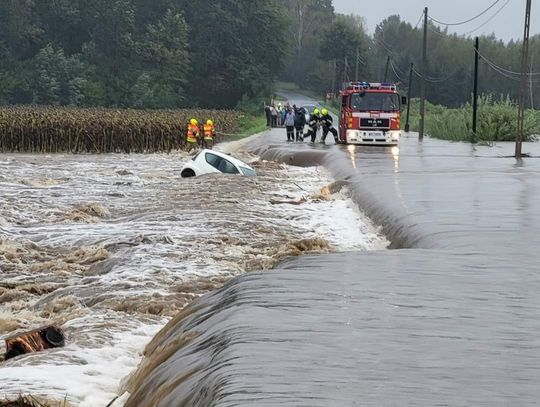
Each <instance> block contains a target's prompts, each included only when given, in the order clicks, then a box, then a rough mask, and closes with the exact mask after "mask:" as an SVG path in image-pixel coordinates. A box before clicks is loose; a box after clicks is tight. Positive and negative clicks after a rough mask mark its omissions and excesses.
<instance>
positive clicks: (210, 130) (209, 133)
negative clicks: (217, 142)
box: [204, 124, 216, 141]
mask: <svg viewBox="0 0 540 407" xmlns="http://www.w3.org/2000/svg"><path fill="white" fill-rule="evenodd" d="M215 132H216V128H215V127H214V125H213V124H211V125H208V124H205V125H204V139H205V140H210V141H211V140H213V139H214V133H215Z"/></svg>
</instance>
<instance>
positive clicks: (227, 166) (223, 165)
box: [217, 158, 240, 174]
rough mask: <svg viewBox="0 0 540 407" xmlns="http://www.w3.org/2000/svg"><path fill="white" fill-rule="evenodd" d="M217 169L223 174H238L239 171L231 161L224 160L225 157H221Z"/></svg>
mask: <svg viewBox="0 0 540 407" xmlns="http://www.w3.org/2000/svg"><path fill="white" fill-rule="evenodd" d="M217 169H218V170H220V171H221V172H223V173H225V174H238V173H239V172H240V171H238V168H236V166H235V165H234V164H233V163H232V162H230V161H229V160H226V159H225V158H222V159H221V161H220V163H219V166H218V167H217Z"/></svg>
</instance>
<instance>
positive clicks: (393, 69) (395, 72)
mask: <svg viewBox="0 0 540 407" xmlns="http://www.w3.org/2000/svg"><path fill="white" fill-rule="evenodd" d="M390 67H391V68H392V71H393V72H394V75H396V78H398V79H399V80H400V81H402V82H407V81H406V80H405V79H404V78H402V77H401V75H400V74H398V73H397V69H396V68H397V67H396V66H395V65H394V62H393V61H392V60H390Z"/></svg>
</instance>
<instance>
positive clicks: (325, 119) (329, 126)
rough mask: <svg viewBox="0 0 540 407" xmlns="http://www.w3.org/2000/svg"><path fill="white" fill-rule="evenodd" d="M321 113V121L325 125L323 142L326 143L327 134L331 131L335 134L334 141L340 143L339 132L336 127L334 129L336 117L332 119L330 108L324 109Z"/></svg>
mask: <svg viewBox="0 0 540 407" xmlns="http://www.w3.org/2000/svg"><path fill="white" fill-rule="evenodd" d="M321 113H322V116H321V123H322V126H323V136H322V140H321V143H323V144H324V142H325V141H326V136H327V135H328V133H329V132H330V133H332V135H333V136H334V141H335V142H336V144H338V143H339V139H338V132H337V130H336V129H334V119H332V116H330V114H329V113H328V109H322V111H321Z"/></svg>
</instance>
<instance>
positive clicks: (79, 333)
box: [0, 153, 389, 406]
mask: <svg viewBox="0 0 540 407" xmlns="http://www.w3.org/2000/svg"><path fill="white" fill-rule="evenodd" d="M237 156H239V158H242V159H244V160H246V161H248V162H250V163H251V165H252V166H253V167H255V168H256V169H257V171H258V173H259V176H258V177H254V178H246V177H239V176H224V175H220V174H218V175H211V176H203V177H199V178H196V179H187V180H186V179H182V178H181V177H180V175H179V173H180V171H179V169H180V168H181V166H182V165H183V164H184V162H186V161H187V159H188V156H187V155H186V154H181V153H179V154H171V155H161V154H159V155H97V156H96V155H79V156H73V155H23V154H3V155H0V275H1V281H0V338H5V337H7V336H9V335H10V334H13V333H14V332H19V331H22V330H25V329H32V328H36V327H39V326H41V325H44V324H48V323H51V322H56V323H59V324H62V326H63V327H64V328H65V330H66V333H67V336H68V339H67V346H66V347H65V348H63V349H56V350H50V351H46V352H42V353H36V354H31V355H25V356H22V357H18V358H16V359H12V360H9V361H6V362H4V363H2V364H0V383H1V385H0V397H2V398H3V397H4V396H15V395H18V394H19V393H23V394H26V393H32V394H36V395H44V396H47V397H49V398H52V399H59V400H63V399H64V397H66V396H67V399H68V400H69V401H71V402H73V403H74V404H75V405H81V406H105V405H107V404H108V403H109V401H110V400H111V399H112V398H114V397H115V396H116V395H117V394H118V391H119V388H120V384H121V381H122V379H123V378H124V377H126V376H127V375H128V374H129V373H130V372H131V371H132V370H134V369H135V368H136V366H137V364H138V363H139V361H140V359H141V351H142V350H143V348H144V346H145V345H146V344H148V343H149V342H150V340H151V339H152V337H153V336H154V335H155V334H156V333H157V332H158V331H159V330H160V329H161V328H162V327H163V326H164V325H165V324H166V323H167V322H168V321H169V320H170V318H172V317H173V316H175V315H177V314H178V312H179V311H180V310H181V309H183V308H184V307H185V306H186V304H188V303H190V302H191V301H192V300H193V299H195V298H197V297H198V296H200V295H202V294H205V293H207V292H209V291H211V290H213V289H215V288H217V287H220V286H222V285H223V284H224V283H225V282H227V281H228V280H229V279H231V278H232V277H234V276H237V275H240V274H244V273H246V272H249V271H254V270H267V269H269V268H271V267H272V266H274V264H276V263H278V262H279V261H280V260H282V259H284V258H286V257H290V256H297V255H299V254H303V253H308V252H315V253H330V252H340V251H352V250H355V251H356V250H380V249H384V248H385V247H387V245H388V244H389V243H388V241H387V240H386V239H385V238H384V237H383V236H382V235H381V233H380V232H379V230H378V229H377V228H376V227H374V226H373V225H372V224H371V222H370V221H369V220H368V219H367V218H366V216H365V215H363V214H362V213H361V212H360V211H359V210H358V209H357V207H356V205H355V204H354V203H353V202H352V200H351V198H350V195H349V192H348V190H347V188H338V187H335V186H334V185H332V182H333V179H332V178H331V176H330V174H329V173H328V172H327V171H326V170H324V169H323V168H321V167H319V168H309V169H306V168H299V167H291V166H287V165H284V164H278V163H274V162H268V161H262V160H260V159H259V158H258V157H257V156H255V155H251V154H248V153H239V155H237ZM295 203H299V204H295ZM330 214H333V215H332V216H329V215H330Z"/></svg>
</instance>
